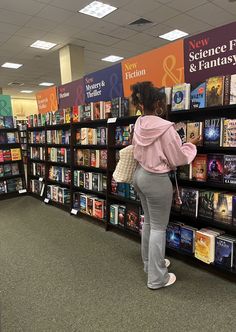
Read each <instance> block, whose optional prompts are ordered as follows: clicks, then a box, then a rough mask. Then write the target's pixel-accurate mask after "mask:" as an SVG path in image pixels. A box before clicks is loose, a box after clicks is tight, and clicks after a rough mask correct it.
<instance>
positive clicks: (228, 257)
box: [215, 236, 234, 269]
mask: <svg viewBox="0 0 236 332" xmlns="http://www.w3.org/2000/svg"><path fill="white" fill-rule="evenodd" d="M233 254H234V241H233V240H231V241H230V239H227V238H224V236H219V237H217V238H216V239H215V264H217V265H220V266H224V267H226V268H229V269H230V268H231V267H232V266H233Z"/></svg>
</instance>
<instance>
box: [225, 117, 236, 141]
mask: <svg viewBox="0 0 236 332" xmlns="http://www.w3.org/2000/svg"><path fill="white" fill-rule="evenodd" d="M222 141H223V142H222V143H223V144H222V146H223V147H236V119H224V122H223V134H222Z"/></svg>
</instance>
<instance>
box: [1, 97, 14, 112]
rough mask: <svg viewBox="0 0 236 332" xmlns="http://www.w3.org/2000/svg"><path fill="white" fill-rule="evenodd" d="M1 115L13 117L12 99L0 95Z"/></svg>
mask: <svg viewBox="0 0 236 332" xmlns="http://www.w3.org/2000/svg"><path fill="white" fill-rule="evenodd" d="M0 115H1V116H12V106H11V97H10V96H6V95H0Z"/></svg>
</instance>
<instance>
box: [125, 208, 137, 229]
mask: <svg viewBox="0 0 236 332" xmlns="http://www.w3.org/2000/svg"><path fill="white" fill-rule="evenodd" d="M139 215H140V211H139V207H138V206H132V205H129V204H127V207H126V227H127V228H128V229H131V230H133V231H135V232H139Z"/></svg>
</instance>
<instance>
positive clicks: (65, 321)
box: [0, 196, 236, 332]
mask: <svg viewBox="0 0 236 332" xmlns="http://www.w3.org/2000/svg"><path fill="white" fill-rule="evenodd" d="M139 250H140V245H139V243H138V242H137V241H133V240H131V239H129V238H127V237H124V236H122V235H119V234H116V233H114V232H105V231H104V228H103V227H100V226H98V225H96V224H93V223H91V222H89V221H87V220H79V219H78V218H76V217H73V216H70V215H69V214H68V213H66V212H64V211H61V210H59V209H57V208H54V207H52V206H48V205H45V204H44V203H41V202H40V201H38V200H36V199H34V198H31V197H27V196H24V197H20V198H17V199H11V200H8V201H1V202H0V301H1V303H0V309H1V332H18V331H23V332H54V331H55V332H90V331H93V332H94V331H101V332H106V331H109V332H110V331H114V332H119V331H125V332H129V331H135V332H136V331H137V332H139V331H144V332H146V331H153V332H154V331H155V332H156V331H165V332H168V331H175V332H178V331H187V332H189V331H196V332H199V331H204V332H205V331H217V332H220V331H228V332H229V331H235V326H236V314H235V312H236V283H234V282H232V281H229V280H227V279H225V278H222V277H219V276H216V275H214V273H209V272H207V271H205V270H203V269H200V268H198V267H196V266H192V265H189V264H186V263H184V262H183V261H181V260H177V259H174V258H173V257H172V258H171V262H172V267H171V271H173V272H175V273H176V275H177V278H178V282H176V284H175V285H174V286H172V287H168V288H165V289H161V290H158V291H150V290H148V289H147V288H146V276H145V274H144V272H143V271H142V265H141V260H140V254H139Z"/></svg>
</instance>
